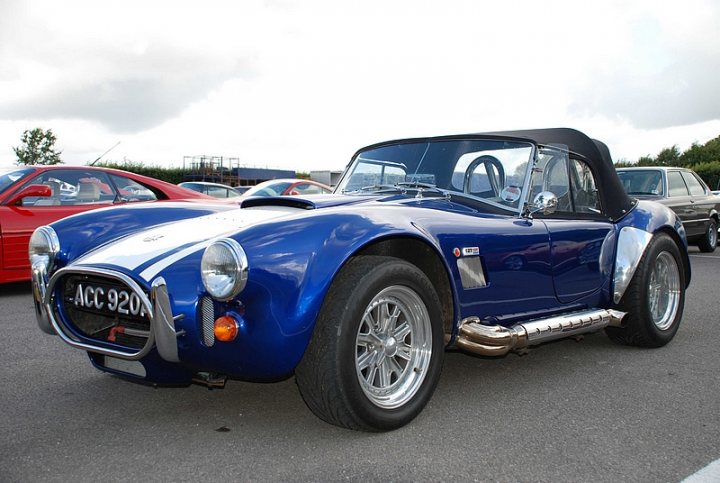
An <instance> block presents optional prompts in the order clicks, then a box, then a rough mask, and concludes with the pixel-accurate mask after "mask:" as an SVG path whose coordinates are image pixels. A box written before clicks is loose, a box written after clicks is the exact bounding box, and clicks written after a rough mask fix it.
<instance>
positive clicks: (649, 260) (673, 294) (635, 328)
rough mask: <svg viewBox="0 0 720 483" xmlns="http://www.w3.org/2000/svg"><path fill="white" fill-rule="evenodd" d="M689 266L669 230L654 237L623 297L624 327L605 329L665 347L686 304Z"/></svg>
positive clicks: (628, 340) (626, 339) (620, 338)
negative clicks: (684, 262)
mask: <svg viewBox="0 0 720 483" xmlns="http://www.w3.org/2000/svg"><path fill="white" fill-rule="evenodd" d="M685 286H686V282H685V270H684V269H683V260H682V258H681V256H680V250H679V248H678V246H677V245H676V244H675V242H674V241H673V239H672V238H670V237H669V236H668V235H665V234H662V233H660V234H658V235H655V236H654V237H653V239H652V240H651V241H650V244H649V245H648V247H647V249H646V250H645V254H644V255H643V256H642V259H641V260H640V264H639V265H638V267H637V269H636V271H635V275H634V276H633V279H632V281H631V282H630V285H629V286H628V288H627V291H626V292H625V295H624V296H623V298H622V300H621V301H620V306H619V309H620V310H622V311H624V312H627V315H626V316H625V318H624V319H623V327H608V328H606V329H605V332H606V333H607V335H608V336H609V337H610V339H612V340H613V341H615V342H618V343H621V344H625V345H636V346H641V347H661V346H664V345H665V344H667V343H668V342H670V341H671V340H672V338H673V337H674V336H675V333H676V332H677V330H678V327H679V325H680V320H681V319H682V314H683V307H684V306H685Z"/></svg>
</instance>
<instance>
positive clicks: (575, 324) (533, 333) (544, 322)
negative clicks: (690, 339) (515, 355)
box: [457, 309, 626, 356]
mask: <svg viewBox="0 0 720 483" xmlns="http://www.w3.org/2000/svg"><path fill="white" fill-rule="evenodd" d="M625 315H626V313H625V312H620V311H618V310H613V309H593V310H587V311H583V312H574V313H571V314H565V315H557V316H554V317H550V318H547V319H538V320H531V321H528V322H521V323H519V324H515V325H513V326H512V327H509V328H508V327H503V326H502V325H484V324H483V323H482V321H481V320H480V318H478V317H468V318H466V319H463V320H462V322H461V323H460V329H459V331H458V338H457V345H458V347H460V348H461V349H464V350H466V351H468V352H472V353H474V354H479V355H483V356H503V355H505V354H507V353H508V352H510V351H515V350H520V349H523V348H525V347H528V346H531V345H536V344H541V343H543V342H548V341H551V340H556V339H564V338H566V337H573V336H575V335H580V334H585V333H588V332H595V331H598V330H600V329H604V328H605V327H607V326H614V327H619V326H620V325H621V323H622V319H623V317H625Z"/></svg>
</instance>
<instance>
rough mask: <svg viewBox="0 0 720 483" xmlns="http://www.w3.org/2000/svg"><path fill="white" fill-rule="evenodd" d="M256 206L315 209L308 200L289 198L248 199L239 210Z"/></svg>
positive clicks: (265, 197)
mask: <svg viewBox="0 0 720 483" xmlns="http://www.w3.org/2000/svg"><path fill="white" fill-rule="evenodd" d="M258 206H286V207H288V208H298V209H300V210H314V209H315V208H317V206H315V203H313V202H312V201H310V200H306V199H303V198H294V197H290V196H271V197H268V196H258V197H250V198H248V199H246V200H243V201H242V203H240V208H256V207H258Z"/></svg>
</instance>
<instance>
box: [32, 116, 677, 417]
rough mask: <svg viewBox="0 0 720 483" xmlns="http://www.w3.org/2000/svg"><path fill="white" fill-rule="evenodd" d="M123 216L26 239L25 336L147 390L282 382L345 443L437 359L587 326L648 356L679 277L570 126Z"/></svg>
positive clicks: (423, 151) (422, 381) (451, 144)
mask: <svg viewBox="0 0 720 483" xmlns="http://www.w3.org/2000/svg"><path fill="white" fill-rule="evenodd" d="M142 208H143V209H142V210H139V209H138V207H136V206H130V205H127V206H123V207H117V208H113V209H111V210H107V211H105V212H103V213H99V212H91V213H86V214H83V215H78V216H75V217H71V218H66V219H64V220H61V221H58V222H55V223H53V224H51V225H49V226H43V227H41V228H38V230H37V231H36V232H35V234H34V235H33V238H32V242H31V245H30V257H31V260H32V264H33V293H34V297H35V304H36V315H37V320H38V324H39V326H40V328H41V329H42V330H43V331H44V332H46V333H48V334H57V335H58V336H59V337H60V338H61V339H62V340H63V341H64V342H66V343H67V344H69V345H71V346H73V347H75V348H78V349H81V350H83V351H87V352H88V354H89V356H90V360H91V362H92V364H94V365H95V367H97V368H98V369H100V370H102V371H106V372H109V373H112V374H116V375H119V376H121V377H124V378H127V379H129V380H133V381H135V382H141V383H145V384H156V385H162V384H167V385H183V384H190V383H191V382H198V383H201V384H206V385H208V386H210V387H222V386H223V385H224V384H225V381H226V380H227V379H228V378H235V379H244V380H259V381H268V380H280V379H283V378H286V377H290V376H292V375H294V376H295V380H296V382H297V386H298V388H299V390H300V393H301V394H302V397H303V399H304V400H305V402H306V403H307V405H308V407H309V408H310V409H311V410H312V411H313V412H314V413H315V414H316V415H317V416H318V417H320V418H321V419H323V420H325V421H327V422H329V423H332V424H336V425H339V426H343V427H347V428H352V429H361V430H371V431H383V430H390V429H394V428H398V427H400V426H402V425H404V424H406V423H408V422H409V421H410V420H412V419H413V418H414V417H415V416H416V415H418V414H419V413H420V411H421V410H422V409H423V407H424V406H425V405H426V403H427V402H428V400H429V399H430V397H431V395H432V393H433V391H434V390H435V387H436V385H437V383H438V380H439V378H440V372H441V369H442V365H443V357H444V350H445V348H446V347H449V346H450V347H457V348H459V349H462V350H465V351H468V352H470V353H472V354H479V355H482V356H503V355H505V354H507V353H509V352H523V351H526V350H527V347H528V346H532V345H537V344H540V343H543V342H546V341H551V340H555V339H560V338H563V337H573V336H577V335H579V334H583V333H587V332H593V331H599V330H603V329H604V330H606V333H607V334H608V336H609V337H610V338H611V339H612V340H613V341H615V342H618V343H621V344H627V345H636V346H643V347H660V346H663V345H665V344H667V343H668V342H670V340H671V339H672V338H673V337H674V335H675V334H676V332H677V330H678V327H679V325H680V322H681V318H682V314H683V307H684V300H685V289H686V287H687V286H688V284H689V282H690V263H689V259H688V254H687V242H686V239H685V231H684V230H683V227H682V224H681V222H680V220H679V218H678V217H677V215H676V214H675V213H674V212H673V211H672V210H670V209H669V208H667V207H666V206H663V205H661V204H659V203H654V202H651V201H637V200H634V199H631V198H630V197H629V196H628V195H627V194H625V192H624V191H623V189H622V185H621V183H620V180H619V179H618V176H617V174H616V172H615V169H614V167H613V164H612V160H611V159H610V154H609V151H608V149H607V147H606V146H605V145H604V144H602V143H601V142H599V141H595V140H592V139H590V138H589V137H587V136H586V135H584V134H582V133H580V132H578V131H574V130H570V129H545V130H536V131H514V132H505V133H489V134H472V135H463V136H446V137H431V138H417V139H405V140H399V141H390V142H385V143H380V144H375V145H372V146H368V147H366V148H363V149H361V150H360V151H358V152H357V153H356V155H355V156H354V157H353V158H352V161H351V163H350V164H349V165H348V167H347V169H346V171H345V173H344V175H343V178H342V179H341V181H340V183H339V184H338V187H337V190H336V193H335V194H332V195H327V196H322V195H316V196H293V197H289V198H288V197H257V196H256V197H253V196H251V197H243V198H242V199H241V200H239V206H238V205H237V204H235V205H233V204H230V203H213V204H210V203H208V204H203V205H200V206H198V205H197V204H194V205H193V204H189V203H188V204H186V205H185V206H182V205H181V204H173V206H172V207H171V208H166V207H163V206H160V205H159V204H155V205H152V206H145V207H142ZM140 213H142V216H138V215H139V214H140ZM587 349H588V350H592V345H591V346H590V347H588V348H587ZM564 364H566V365H567V367H568V370H574V369H575V367H574V365H573V364H574V362H572V361H571V360H568V361H567V362H565V363H564ZM59 370H60V369H59ZM617 370H619V371H622V370H623V369H622V368H621V367H619V368H618V369H617ZM454 380H457V381H458V383H459V384H462V383H464V381H463V378H462V377H459V378H454ZM86 390H87V391H92V388H90V387H89V388H87V389H86ZM517 391H518V394H520V393H522V391H523V388H522V387H517ZM478 404H479V407H481V406H482V402H479V403H478ZM440 413H443V414H444V412H443V411H440ZM449 417H452V416H451V415H450V416H449ZM453 420H454V419H453Z"/></svg>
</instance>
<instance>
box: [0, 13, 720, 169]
mask: <svg viewBox="0 0 720 483" xmlns="http://www.w3.org/2000/svg"><path fill="white" fill-rule="evenodd" d="M718 25H720V2H718V1H717V0H684V1H682V2H679V1H664V0H648V1H639V0H638V1H632V0H628V1H603V2H598V1H588V2H585V1H580V0H574V1H573V0H569V1H512V0H510V1H507V0H506V1H502V2H500V1H485V0H473V1H454V0H443V1H439V0H438V1H420V0H415V1H391V0H380V1H375V0H364V1H343V0H327V1H324V0H301V1H291V0H266V1H250V0H243V1H227V2H223V1H211V2H197V1H190V2H185V1H167V2H163V1H129V0H123V1H117V2H112V1H109V2H97V1H68V0H64V1H62V2H56V1H34V0H27V1H15V0H2V1H0V166H4V165H12V164H13V162H14V159H15V157H14V154H13V151H12V147H13V146H17V145H18V144H19V142H20V136H21V134H22V132H23V131H24V130H25V129H32V128H34V127H42V128H44V129H48V128H51V129H52V130H53V131H54V132H55V134H56V135H57V138H58V141H57V147H58V148H59V149H61V150H62V151H63V154H62V157H63V160H64V161H65V162H67V163H69V164H85V163H86V162H88V161H92V160H93V159H95V158H96V157H98V156H99V155H100V154H102V153H103V152H104V151H106V150H107V149H108V148H110V147H112V146H113V145H115V144H116V143H117V142H120V144H119V145H118V146H117V147H116V148H115V149H113V150H112V151H111V152H110V153H109V154H108V155H107V156H106V158H104V159H108V160H123V159H126V160H129V161H135V162H144V163H147V164H158V165H176V166H179V165H182V159H183V156H190V155H200V154H206V155H216V156H226V157H237V158H239V159H240V161H241V163H242V164H244V165H248V166H270V167H282V168H294V169H298V170H302V171H309V170H314V169H342V168H343V167H344V165H345V164H346V163H347V161H348V160H349V158H350V156H351V155H352V153H353V152H354V151H355V150H356V149H357V148H359V147H361V146H363V145H366V144H370V143H373V142H377V141H383V140H387V139H392V138H399V137H411V136H424V135H439V134H459V133H467V132H482V131H496V130H503V129H525V128H537V127H559V126H563V127H574V128H577V129H580V130H583V131H585V132H586V133H587V134H589V135H591V136H592V137H595V138H598V139H601V140H603V141H605V142H606V143H607V144H608V145H609V146H610V149H611V151H612V153H613V156H614V158H615V159H620V158H624V159H628V160H635V159H637V158H638V157H639V156H642V155H646V154H653V155H654V154H656V153H657V152H658V151H659V150H660V149H662V148H664V147H668V146H672V145H673V144H677V145H678V146H679V147H680V148H681V149H685V148H687V147H688V146H690V144H691V143H692V142H701V143H702V142H706V141H707V140H709V139H711V138H714V137H716V136H718V135H720V88H718V83H719V82H720V28H718Z"/></svg>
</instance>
